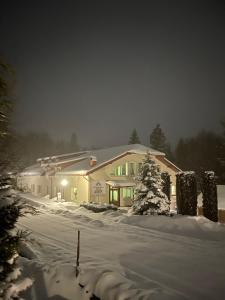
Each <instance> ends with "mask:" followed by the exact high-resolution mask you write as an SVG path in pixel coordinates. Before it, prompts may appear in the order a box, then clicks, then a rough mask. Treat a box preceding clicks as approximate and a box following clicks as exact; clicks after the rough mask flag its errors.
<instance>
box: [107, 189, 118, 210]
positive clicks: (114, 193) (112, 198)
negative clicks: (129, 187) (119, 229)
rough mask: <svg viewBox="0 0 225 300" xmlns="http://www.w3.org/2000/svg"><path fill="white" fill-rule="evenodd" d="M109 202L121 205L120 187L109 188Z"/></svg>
mask: <svg viewBox="0 0 225 300" xmlns="http://www.w3.org/2000/svg"><path fill="white" fill-rule="evenodd" d="M109 203H111V204H114V205H116V206H120V189H119V188H110V189H109Z"/></svg>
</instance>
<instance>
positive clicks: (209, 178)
mask: <svg viewBox="0 0 225 300" xmlns="http://www.w3.org/2000/svg"><path fill="white" fill-rule="evenodd" d="M201 188H202V197H203V199H202V206H203V214H204V216H205V217H206V218H208V219H209V220H211V221H214V222H218V200H217V188H216V180H215V174H214V172H213V171H206V172H204V174H203V178H202V184H201Z"/></svg>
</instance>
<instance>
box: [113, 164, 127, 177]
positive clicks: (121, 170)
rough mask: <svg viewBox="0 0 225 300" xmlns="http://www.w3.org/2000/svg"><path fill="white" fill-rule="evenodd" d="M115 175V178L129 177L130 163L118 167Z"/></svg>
mask: <svg viewBox="0 0 225 300" xmlns="http://www.w3.org/2000/svg"><path fill="white" fill-rule="evenodd" d="M113 174H114V175H115V176H128V163H125V164H123V165H121V166H118V167H116V168H115V171H114V172H113Z"/></svg>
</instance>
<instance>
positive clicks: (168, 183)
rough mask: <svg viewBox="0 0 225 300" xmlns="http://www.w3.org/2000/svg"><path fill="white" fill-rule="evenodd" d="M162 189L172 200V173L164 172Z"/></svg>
mask: <svg viewBox="0 0 225 300" xmlns="http://www.w3.org/2000/svg"><path fill="white" fill-rule="evenodd" d="M161 178H162V191H163V193H164V194H166V196H167V198H168V200H170V194H171V181H170V174H169V173H168V172H162V174H161Z"/></svg>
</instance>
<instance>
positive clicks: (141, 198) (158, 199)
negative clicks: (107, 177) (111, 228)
mask: <svg viewBox="0 0 225 300" xmlns="http://www.w3.org/2000/svg"><path fill="white" fill-rule="evenodd" d="M137 181H138V184H137V187H136V190H135V198H134V204H133V207H132V210H133V213H134V214H139V215H143V214H146V215H148V214H168V213H169V210H170V201H169V200H168V198H167V196H166V194H164V193H163V192H162V188H163V187H162V178H161V173H160V169H159V166H158V165H156V163H155V161H154V159H153V158H152V157H151V155H150V154H149V153H147V154H146V157H145V159H144V161H143V165H142V167H141V170H140V173H139V175H138V177H137Z"/></svg>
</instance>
